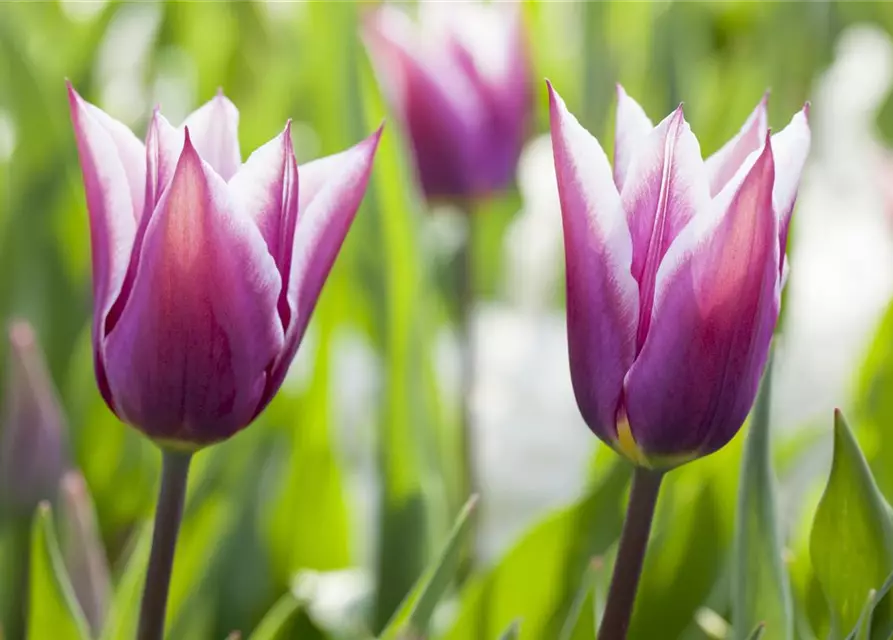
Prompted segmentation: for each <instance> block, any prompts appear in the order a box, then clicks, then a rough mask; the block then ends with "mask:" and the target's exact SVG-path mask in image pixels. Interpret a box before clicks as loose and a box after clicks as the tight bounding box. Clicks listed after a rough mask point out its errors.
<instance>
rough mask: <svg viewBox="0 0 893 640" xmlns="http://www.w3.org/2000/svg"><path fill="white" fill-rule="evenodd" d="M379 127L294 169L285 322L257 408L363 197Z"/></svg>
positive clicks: (287, 359)
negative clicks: (294, 222)
mask: <svg viewBox="0 0 893 640" xmlns="http://www.w3.org/2000/svg"><path fill="white" fill-rule="evenodd" d="M383 129H384V125H382V126H381V127H379V128H378V131H376V132H375V133H373V134H372V135H371V136H369V137H368V138H366V139H365V140H363V141H362V142H361V143H359V144H358V145H356V146H354V147H351V148H350V149H348V150H347V151H342V152H341V153H338V154H336V155H333V156H328V157H326V158H321V159H319V160H315V161H313V162H309V163H307V164H304V165H301V166H300V167H299V168H298V180H299V182H300V186H299V188H298V193H299V195H300V204H299V207H300V213H299V214H298V226H297V230H296V232H295V237H294V247H293V252H292V263H291V274H290V275H289V279H288V305H289V308H290V310H291V323H290V325H289V326H288V329H287V330H286V335H285V348H284V349H283V352H282V355H281V356H280V357H279V358H278V359H277V361H276V363H275V364H274V366H273V369H272V372H271V374H270V383H269V385H268V389H267V392H266V393H265V394H264V398H265V400H264V402H263V403H262V407H261V408H263V406H265V405H266V403H267V402H269V400H270V399H272V397H273V395H274V394H275V393H276V391H277V390H278V389H279V386H280V385H281V384H282V381H283V380H284V379H285V374H286V373H287V372H288V367H289V365H291V361H292V359H293V358H294V356H295V353H297V350H298V346H299V345H300V342H301V338H303V337H304V331H305V330H306V329H307V324H308V323H309V322H310V315H311V314H312V313H313V309H314V308H315V307H316V301H317V299H318V298H319V294H320V291H321V290H322V287H323V285H324V284H325V281H326V278H327V277H328V275H329V271H331V269H332V265H333V264H334V262H335V258H336V257H337V256H338V251H339V250H340V249H341V244H342V243H343V242H344V238H345V236H346V235H347V232H348V230H349V229H350V225H351V223H352V222H353V219H354V216H355V215H356V213H357V209H359V207H360V203H361V202H362V200H363V196H364V195H365V193H366V185H367V184H368V183H369V175H370V173H371V171H372V163H373V161H374V159H375V151H376V149H377V148H378V141H379V139H380V138H381V134H382V131H383Z"/></svg>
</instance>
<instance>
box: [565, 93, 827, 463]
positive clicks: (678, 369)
mask: <svg viewBox="0 0 893 640" xmlns="http://www.w3.org/2000/svg"><path fill="white" fill-rule="evenodd" d="M549 91H550V107H551V129H552V144H553V153H554V159H555V171H556V176H557V179H558V190H559V195H560V201H561V210H562V219H563V226H564V242H565V259H566V267H567V269H566V273H567V275H566V277H567V328H568V347H569V355H570V365H571V377H572V380H573V386H574V393H575V395H576V398H577V404H578V406H579V408H580V411H581V413H582V415H583V418H584V420H585V421H586V423H587V424H588V425H589V427H590V428H591V429H592V431H593V432H594V433H595V434H596V435H597V436H599V438H601V439H602V440H603V441H605V442H606V443H608V444H610V445H611V446H612V447H614V448H615V449H616V450H617V451H618V452H620V453H622V454H623V455H626V456H627V457H628V458H630V459H631V460H632V461H633V462H635V463H636V464H639V465H642V466H649V467H666V466H674V465H676V464H681V463H682V462H685V461H687V460H691V459H693V458H696V457H699V456H703V455H706V454H709V453H711V452H713V451H716V450H717V449H719V448H720V447H722V446H723V445H725V444H726V443H727V442H728V441H729V440H731V438H732V437H733V436H734V435H735V433H736V432H737V431H738V429H740V427H741V425H742V424H743V422H744V420H745V418H746V417H747V414H748V412H749V411H750V408H751V405H752V404H753V401H754V398H755V396H756V392H757V387H758V385H759V381H760V377H761V376H762V372H763V369H764V367H765V364H766V360H767V358H768V353H769V346H770V342H771V339H772V334H773V332H774V328H775V324H776V321H777V319H778V313H779V304H780V298H781V288H782V285H783V281H784V275H785V272H786V261H785V246H786V244H787V233H788V226H789V224H790V219H791V213H792V211H793V208H794V201H795V199H796V195H797V187H798V184H799V180H800V173H801V171H802V169H803V165H804V163H805V160H806V155H807V153H808V150H809V142H810V132H809V126H808V121H807V116H808V107H804V109H803V110H802V111H800V112H799V113H797V114H796V115H795V116H794V118H793V119H792V121H791V123H790V124H789V125H788V126H787V127H786V128H785V129H784V130H782V131H781V132H779V133H777V134H775V135H773V136H770V135H769V129H768V124H767V114H766V98H764V99H763V100H762V101H761V102H760V104H759V105H758V106H757V108H756V110H755V111H754V112H753V114H752V115H751V116H750V118H749V119H748V120H747V122H746V123H745V124H744V126H743V128H742V129H741V131H740V132H739V133H738V134H737V135H736V136H735V137H734V138H733V139H732V140H730V141H729V142H728V143H726V144H725V145H724V146H723V147H722V148H721V149H720V150H719V151H717V152H716V153H715V154H714V155H712V156H710V157H709V158H707V159H706V161H705V160H703V159H702V157H701V150H700V147H699V144H698V140H697V138H696V137H695V136H694V134H693V133H692V131H691V129H690V128H689V126H688V123H687V122H686V121H685V117H684V115H683V112H682V107H681V106H680V107H679V108H678V109H677V110H676V111H674V112H673V113H672V114H670V115H669V116H667V117H666V118H665V119H664V120H663V121H662V122H661V123H660V124H658V125H657V126H656V127H655V126H652V124H651V121H650V120H649V119H648V117H647V116H646V115H645V112H644V111H643V110H642V108H641V107H640V106H639V105H638V104H637V103H636V102H635V101H634V100H633V99H632V98H630V97H629V96H628V95H626V93H625V92H624V91H623V89H622V88H620V87H618V106H617V131H616V135H615V141H616V142H615V149H614V166H613V171H612V168H611V166H610V165H609V163H608V159H607V157H606V155H605V153H604V151H603V150H602V148H601V146H600V145H599V143H598V141H597V140H596V139H595V138H594V137H593V136H592V135H590V134H589V133H588V132H587V131H586V130H585V129H584V128H583V127H582V126H581V125H580V124H579V123H578V122H577V120H576V118H574V116H573V115H572V114H571V113H570V112H569V111H568V110H567V108H566V106H565V104H564V102H563V101H562V99H561V97H560V96H559V95H558V93H557V92H556V91H555V90H554V89H553V88H552V86H551V85H550V86H549Z"/></svg>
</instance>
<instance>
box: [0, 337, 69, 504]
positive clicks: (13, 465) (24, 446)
mask: <svg viewBox="0 0 893 640" xmlns="http://www.w3.org/2000/svg"><path fill="white" fill-rule="evenodd" d="M9 347H10V349H9V361H10V367H9V372H8V374H7V376H6V389H5V397H4V398H3V400H4V405H3V406H4V412H3V422H2V423H0V424H2V429H0V504H3V505H5V506H10V505H11V506H14V507H16V508H18V509H23V510H24V511H25V512H27V513H28V514H29V515H30V512H31V510H32V509H33V508H34V507H35V506H37V503H38V502H40V501H41V500H50V499H52V498H53V496H55V494H56V489H57V487H58V485H59V479H60V478H61V477H62V474H63V473H64V472H65V470H66V468H67V467H68V461H67V459H66V455H65V430H66V427H65V416H64V414H63V412H62V407H61V405H60V402H59V398H58V395H57V392H56V388H55V386H54V385H53V380H52V378H51V377H50V373H49V371H48V370H47V365H46V360H45V359H44V355H43V353H42V351H41V349H40V346H39V344H38V342H37V336H36V335H35V333H34V329H33V328H32V327H31V325H29V324H28V323H27V322H24V321H21V320H19V321H16V322H13V323H12V324H11V325H10V328H9Z"/></svg>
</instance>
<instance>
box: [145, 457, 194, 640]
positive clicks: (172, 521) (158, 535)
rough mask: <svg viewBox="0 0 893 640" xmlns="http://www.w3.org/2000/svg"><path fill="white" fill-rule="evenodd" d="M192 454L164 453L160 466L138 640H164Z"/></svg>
mask: <svg viewBox="0 0 893 640" xmlns="http://www.w3.org/2000/svg"><path fill="white" fill-rule="evenodd" d="M191 460H192V454H191V453H183V452H179V451H170V450H164V451H163V452H162V465H161V489H160V491H159V493H158V506H157V508H156V511H155V531H154V532H153V534H152V551H151V553H150V555H149V567H148V569H147V571H146V584H145V587H144V588H143V600H142V605H141V606H140V623H139V632H138V634H137V640H162V639H163V638H164V622H165V617H166V616H165V614H166V612H167V595H168V591H169V590H170V584H171V573H172V570H173V567H174V552H175V551H176V547H177V534H178V533H179V531H180V521H181V520H182V518H183V503H184V502H185V500H186V481H187V478H188V476H189V463H190V461H191Z"/></svg>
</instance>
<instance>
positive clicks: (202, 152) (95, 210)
mask: <svg viewBox="0 0 893 640" xmlns="http://www.w3.org/2000/svg"><path fill="white" fill-rule="evenodd" d="M69 101H70V104H71V117H72V121H73V124H74V129H75V133H76V138H77V146H78V153H79V156H80V161H81V168H82V170H83V177H84V186H85V190H86V196H87V208H88V209H89V213H90V232H91V243H92V252H93V295H94V316H93V349H94V363H95V369H96V377H97V381H98V384H99V388H100V391H101V393H102V396H103V398H104V399H105V401H106V403H107V404H108V406H109V407H110V408H111V410H112V411H113V412H114V413H115V414H116V415H117V416H118V417H120V418H121V419H122V420H123V421H124V422H127V423H129V424H131V425H133V426H135V427H136V428H138V429H140V430H141V431H143V432H144V433H145V434H146V435H148V436H149V437H150V438H152V439H154V440H155V441H157V442H159V443H162V444H165V445H168V446H171V447H173V448H177V449H180V450H195V449H198V448H200V447H203V446H205V445H208V444H211V443H214V442H218V441H221V440H225V439H226V438H229V437H230V436H232V435H233V434H234V433H236V432H238V431H239V430H240V429H242V428H244V427H245V426H246V425H248V424H249V423H250V422H251V421H252V420H253V419H254V418H255V417H256V416H257V415H258V414H259V413H260V412H261V411H262V410H263V409H264V408H265V407H266V406H267V404H268V403H269V402H270V400H271V399H272V397H273V395H274V394H275V393H276V391H277V390H278V388H279V386H280V385H281V384H282V381H283V379H284V377H285V374H286V371H287V369H288V366H289V364H290V363H291V360H292V358H293V357H294V355H295V352H296V351H297V349H298V345H299V343H300V341H301V338H302V336H303V334H304V331H305V329H306V327H307V323H308V321H309V318H310V314H311V312H312V311H313V308H314V306H315V305H316V301H317V298H318V296H319V293H320V290H321V288H322V286H323V284H324V282H325V279H326V277H327V275H328V273H329V270H330V269H331V267H332V263H333V262H334V260H335V257H336V255H337V253H338V251H339V249H340V247H341V244H342V241H343V240H344V237H345V235H346V233H347V231H348V229H349V227H350V224H351V222H352V220H353V218H354V215H355V214H356V211H357V208H358V207H359V205H360V201H361V199H362V197H363V194H364V192H365V189H366V184H367V182H368V179H369V173H370V170H371V167H372V161H373V157H374V154H375V150H376V146H377V144H378V139H379V136H380V134H381V129H379V130H378V131H377V132H376V133H375V134H373V135H372V136H370V137H369V138H367V139H366V140H365V141H363V142H361V143H360V144H358V145H356V146H355V147H353V148H351V149H349V150H347V151H344V152H342V153H339V154H337V155H334V156H330V157H327V158H324V159H321V160H317V161H314V162H310V163H308V164H305V165H302V166H301V167H300V168H299V167H298V166H297V165H296V162H295V156H294V151H293V149H292V142H291V136H290V130H289V125H286V127H285V130H284V131H283V132H282V133H281V134H280V135H279V136H277V137H276V138H274V139H273V140H271V141H270V142H268V143H267V144H265V145H263V146H262V147H260V148H259V149H257V150H256V151H255V152H254V153H253V154H251V156H250V157H249V158H248V160H247V161H246V162H245V163H244V164H243V163H242V160H241V154H240V151H239V142H238V137H237V128H238V111H237V110H236V107H235V106H234V105H233V104H232V102H230V101H229V100H228V99H227V98H225V97H224V96H223V95H222V94H218V95H217V96H216V97H215V98H213V99H212V100H211V101H210V102H208V103H207V104H205V105H204V106H202V107H201V108H199V109H198V110H197V111H195V112H194V113H192V114H191V115H190V116H189V117H188V118H187V119H186V121H185V122H184V124H183V126H181V127H179V128H175V127H173V126H171V125H170V124H169V123H168V121H167V120H166V119H165V118H164V116H162V115H161V113H160V111H158V110H156V111H155V113H154V114H153V116H152V120H151V123H150V124H149V130H148V134H147V136H146V143H145V144H143V143H142V142H140V141H139V140H138V139H137V138H136V137H135V136H134V135H133V133H131V132H130V130H129V129H128V128H127V127H125V126H124V125H123V124H121V123H119V122H117V121H116V120H114V119H112V118H111V117H110V116H108V115H107V114H105V113H104V112H103V111H101V110H100V109H98V108H97V107H95V106H93V105H91V104H89V103H87V102H85V101H84V100H83V99H82V98H81V97H80V96H79V95H78V94H77V93H76V92H75V91H74V89H73V88H71V87H70V86H69Z"/></svg>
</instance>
